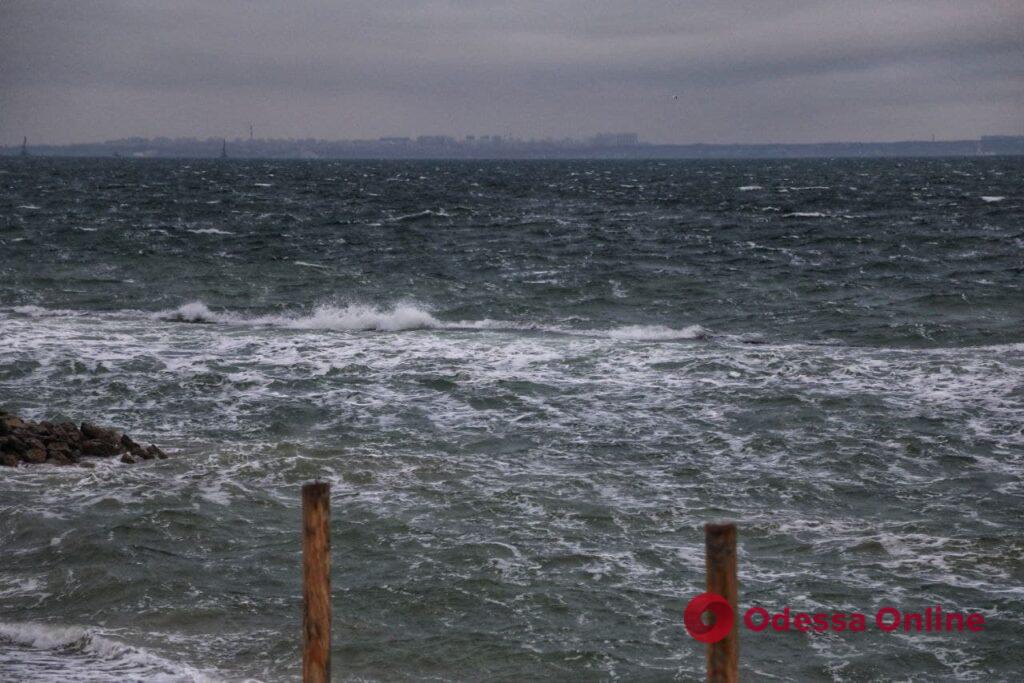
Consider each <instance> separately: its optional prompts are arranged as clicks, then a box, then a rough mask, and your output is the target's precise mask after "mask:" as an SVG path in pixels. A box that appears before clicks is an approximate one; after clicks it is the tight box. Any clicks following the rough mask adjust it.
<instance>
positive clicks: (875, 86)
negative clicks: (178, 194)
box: [0, 0, 1024, 144]
mask: <svg viewBox="0 0 1024 683" xmlns="http://www.w3.org/2000/svg"><path fill="white" fill-rule="evenodd" d="M676 98H677V99H676ZM250 120H252V121H254V122H255V124H256V134H257V137H261V136H265V137H318V138H355V137H359V138H363V137H378V136H382V135H421V134H451V135H457V136H462V135H466V134H476V135H481V134H501V135H508V134H512V135H516V136H521V137H545V136H553V137H561V136H584V135H589V134H593V133H596V132H602V131H634V132H637V133H639V134H640V135H641V137H642V138H644V139H646V140H649V141H659V142H786V141H788V142H811V141H823V140H895V139H908V138H916V139H921V138H930V137H931V136H932V135H933V134H934V135H936V136H937V137H938V138H939V139H943V138H964V137H968V138H973V137H977V136H978V135H981V134H988V133H1015V134H1024V1H1022V0H920V1H912V0H848V1H839V0H836V1H828V0H821V1H818V2H810V1H804V0H672V1H670V0H634V1H629V0H419V1H413V0H347V1H346V0H333V1H327V0H324V1H307V0H301V1H294V2H284V1H283V0H281V1H279V2H270V1H263V0H216V1H210V0H174V1H173V2H169V1H166V0H159V1H158V0H82V1H75V0H66V1H63V2H52V1H50V0H0V144H12V143H20V140H21V136H22V135H27V136H29V138H30V140H32V141H34V142H38V143H43V142H53V143H61V142H75V141H94V140H104V139H110V138H117V137H127V136H132V135H142V136H156V135H167V136H196V137H208V136H216V137H220V136H227V137H235V136H243V135H247V134H248V132H247V125H248V124H247V122H248V121H250Z"/></svg>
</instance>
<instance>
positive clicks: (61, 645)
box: [0, 622, 219, 683]
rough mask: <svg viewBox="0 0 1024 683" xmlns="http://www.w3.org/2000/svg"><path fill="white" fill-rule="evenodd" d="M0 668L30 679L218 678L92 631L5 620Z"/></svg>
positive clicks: (197, 682)
mask: <svg viewBox="0 0 1024 683" xmlns="http://www.w3.org/2000/svg"><path fill="white" fill-rule="evenodd" d="M0 670H2V671H3V672H5V675H6V674H10V675H11V676H12V678H11V679H10V680H25V681H29V680H31V681H125V680H146V681H161V682H164V683H171V682H173V683H212V682H213V681H217V680H219V679H217V678H216V677H214V676H212V675H210V674H209V673H208V672H204V671H201V670H199V669H196V668H193V667H191V666H188V665H185V664H181V663H178V662H172V661H170V660H167V659H164V658H163V657H160V656H158V655H156V654H153V653H152V652H147V651H146V650H143V649H141V648H137V647H132V646H130V645H125V644H124V643H120V642H118V641H116V640H112V639H110V638H106V637H104V636H101V635H99V634H98V633H96V632H95V631H93V630H92V629H88V628H82V627H79V626H57V625H50V624H39V623H31V622H22V623H17V622H0ZM5 680H7V679H5Z"/></svg>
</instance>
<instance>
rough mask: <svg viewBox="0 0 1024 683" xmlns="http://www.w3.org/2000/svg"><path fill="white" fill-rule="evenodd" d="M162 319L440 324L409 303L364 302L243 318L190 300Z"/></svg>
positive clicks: (325, 325)
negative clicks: (389, 305) (382, 305)
mask: <svg viewBox="0 0 1024 683" xmlns="http://www.w3.org/2000/svg"><path fill="white" fill-rule="evenodd" d="M157 317H158V318H160V319H162V320H170V321H172V322H185V323H219V324H222V325H257V326H266V327H283V328H287V329H293V330H334V331H352V332H359V331H379V332H398V331H401V330H416V329H423V328H436V327H442V324H441V322H440V321H439V320H438V319H437V318H435V317H434V316H432V315H431V314H430V313H429V312H427V311H425V310H423V309H422V308H419V307H418V306H415V305H413V304H406V303H403V304H397V305H395V306H393V307H392V308H378V307H376V306H368V305H364V304H349V305H348V306H344V307H338V306H329V305H323V306H317V307H316V308H315V309H313V312H312V313H311V314H309V315H263V316H254V317H246V316H242V315H237V314H234V313H218V312H214V311H211V310H210V308H209V307H208V306H207V305H206V304H205V303H203V302H202V301H192V302H190V303H187V304H183V305H181V306H178V308H176V309H174V310H173V311H164V312H162V313H159V314H157Z"/></svg>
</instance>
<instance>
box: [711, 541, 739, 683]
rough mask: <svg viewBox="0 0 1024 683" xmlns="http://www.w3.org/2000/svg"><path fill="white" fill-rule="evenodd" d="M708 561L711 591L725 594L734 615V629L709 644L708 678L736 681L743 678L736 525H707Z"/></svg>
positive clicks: (715, 680) (718, 681) (723, 595)
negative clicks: (740, 663)
mask: <svg viewBox="0 0 1024 683" xmlns="http://www.w3.org/2000/svg"><path fill="white" fill-rule="evenodd" d="M704 562H705V565H706V570H707V591H708V592H709V593H716V594H718V595H721V596H722V597H723V598H725V600H726V602H728V603H729V606H730V607H731V608H732V613H733V616H734V619H733V624H732V630H730V631H729V634H728V635H727V636H726V637H725V638H723V639H722V640H719V641H718V642H717V643H709V644H708V680H709V681H714V682H715V683H735V682H736V681H738V680H739V653H740V637H739V628H740V616H739V612H738V611H737V594H738V592H739V590H738V584H737V581H736V525H735V524H731V523H729V524H705V525H704Z"/></svg>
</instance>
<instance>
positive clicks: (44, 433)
mask: <svg viewBox="0 0 1024 683" xmlns="http://www.w3.org/2000/svg"><path fill="white" fill-rule="evenodd" d="M116 455H120V456H122V457H121V461H122V462H125V463H135V462H138V461H139V460H153V459H156V458H159V459H164V458H166V457H167V454H166V453H164V452H163V451H162V450H160V448H159V447H157V446H156V445H150V446H147V447H145V448H144V447H143V446H142V445H141V444H139V443H136V442H135V440H133V439H132V438H131V437H130V436H128V435H127V434H122V433H121V432H118V431H117V430H114V429H108V428H106V427H100V426H98V425H95V424H92V423H90V422H83V423H82V424H81V427H77V426H75V425H74V424H73V423H71V422H61V423H59V424H54V423H51V422H46V421H41V422H30V421H27V420H22V419H21V418H19V417H18V416H16V415H11V414H10V413H6V412H4V411H0V466H6V467H13V466H16V465H17V464H18V463H19V462H24V463H41V462H48V463H51V464H54V465H73V464H79V465H81V466H82V467H92V466H93V463H90V462H81V458H83V457H98V458H110V457H113V456H116Z"/></svg>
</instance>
